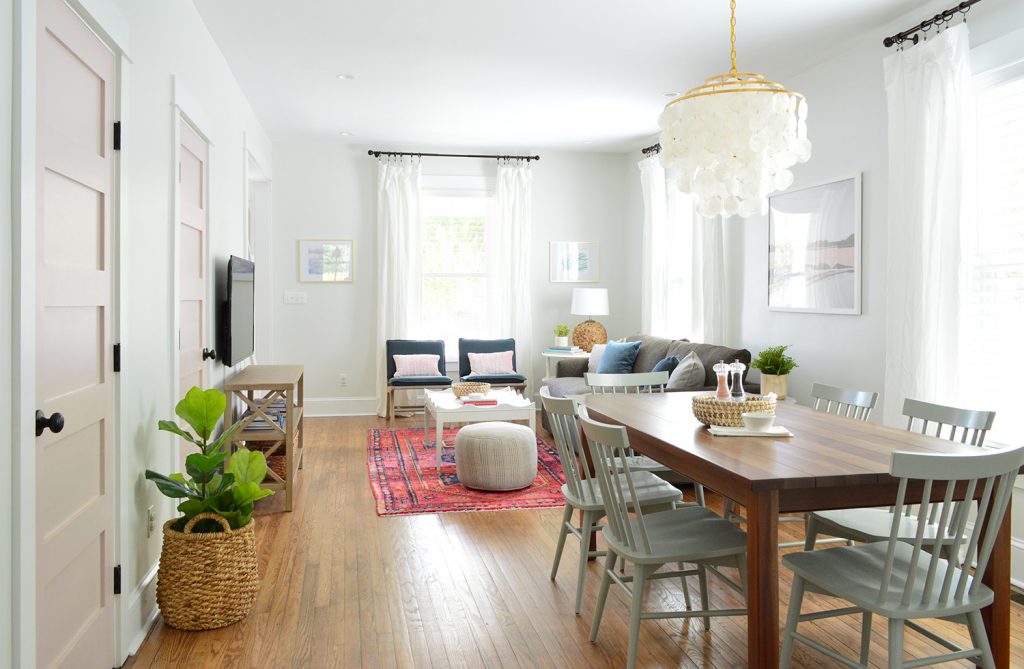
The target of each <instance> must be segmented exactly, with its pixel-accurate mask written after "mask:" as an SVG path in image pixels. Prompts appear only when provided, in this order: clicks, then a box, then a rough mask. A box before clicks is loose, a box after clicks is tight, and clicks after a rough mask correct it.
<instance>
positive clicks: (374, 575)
mask: <svg viewBox="0 0 1024 669" xmlns="http://www.w3.org/2000/svg"><path fill="white" fill-rule="evenodd" d="M421 420H422V419H421V418H418V417H416V418H412V419H403V420H400V421H398V423H397V425H398V426H399V427H402V426H407V427H419V426H420V425H421ZM383 425H384V421H380V420H378V419H376V418H373V417H346V418H310V419H307V420H306V430H307V432H306V436H307V452H306V454H305V458H306V462H305V467H304V469H303V470H301V472H300V473H299V481H298V485H297V486H296V496H295V500H294V502H295V507H294V510H293V511H292V512H291V513H284V512H283V508H284V504H283V502H284V499H283V497H284V496H283V495H279V496H277V497H278V498H269V499H268V500H266V501H265V502H261V503H260V506H259V508H258V510H257V528H256V532H257V541H258V551H259V564H260V573H261V575H262V579H263V582H262V586H261V589H260V593H259V597H258V598H257V601H256V603H255V605H254V606H253V610H252V613H251V614H250V615H249V617H248V618H247V619H246V620H243V621H241V622H240V623H237V624H235V625H232V626H229V627H225V628H222V629H219V630H210V631H208V632H198V633H196V632H181V631H178V630H174V629H172V628H169V627H167V626H165V625H164V624H163V623H162V622H158V623H157V624H156V626H155V627H154V628H153V630H152V631H151V632H150V634H149V637H148V638H147V639H146V641H145V643H144V644H143V645H142V647H141V648H140V649H139V652H138V653H137V654H136V655H135V656H134V657H132V658H130V659H129V661H128V663H127V665H126V667H129V668H130V669H165V668H171V667H180V668H182V669H185V668H187V669H239V668H244V667H252V668H253V669H264V668H266V669H279V668H281V667H289V668H291V667H311V668H314V669H327V668H334V667H388V668H390V667H413V668H416V669H420V668H422V667H426V668H435V669H444V668H447V667H470V668H475V667H502V668H508V669H518V668H524V669H525V668H528V667H537V668H541V667H543V668H556V667H557V668H559V669H560V668H562V667H581V668H582V667H588V668H589V667H609V668H615V667H621V666H622V665H623V664H624V662H625V657H626V629H627V622H628V603H627V601H626V598H625V597H624V596H623V593H621V592H620V591H618V589H617V588H616V587H615V586H613V588H612V591H611V592H610V593H609V595H608V604H607V606H606V608H605V615H604V620H603V622H602V625H601V630H600V634H599V636H598V639H597V642H596V643H590V641H589V640H588V634H589V631H590V622H591V618H592V616H593V612H594V605H595V600H596V595H597V588H598V585H599V583H600V578H601V564H600V562H598V561H592V562H590V563H589V564H588V573H587V579H586V587H585V590H584V596H583V609H582V612H581V615H579V616H576V615H574V614H573V607H574V605H575V588H576V565H577V564H578V562H577V561H578V559H579V542H578V541H575V540H574V539H573V538H571V537H570V538H569V539H568V540H567V541H566V546H565V552H564V554H563V556H562V564H561V567H560V569H559V572H558V577H557V579H556V580H555V581H553V582H552V581H551V580H549V578H548V573H549V571H550V569H551V560H552V558H553V556H554V546H555V539H556V536H557V531H558V525H559V523H560V522H561V517H562V509H561V508H556V509H538V510H516V511H500V512H498V511H494V512H477V513H454V514H439V515H423V516H392V517H383V518H382V517H378V516H377V515H376V505H375V502H374V499H373V495H372V493H371V492H370V485H369V481H368V477H367V469H366V441H367V430H369V429H370V428H375V427H383ZM687 494H688V495H689V496H690V497H691V498H692V494H690V493H689V491H688V492H687ZM708 502H709V506H711V507H712V508H714V509H716V510H717V511H719V512H721V506H722V502H721V498H720V497H719V496H718V495H716V494H714V493H712V492H710V491H709V493H708ZM802 536H803V529H802V526H801V525H800V524H799V523H783V524H782V525H781V526H780V530H779V540H780V541H793V540H797V539H801V538H802ZM603 545H604V543H603V541H599V546H603ZM788 550H795V549H788ZM724 571H725V572H726V574H727V575H729V576H732V577H735V570H731V571H730V570H724ZM779 577H780V578H779V588H778V596H779V598H780V600H781V601H782V610H781V615H782V616H783V619H784V616H785V613H786V604H787V603H788V600H789V589H790V584H791V575H790V573H789V572H788V571H787V570H786V569H785V568H780V570H779ZM689 583H690V591H691V593H692V594H693V595H694V597H695V601H699V600H698V599H697V598H696V593H697V580H696V578H692V577H691V579H690V581H689ZM709 585H710V591H711V592H710V596H711V602H712V605H713V606H715V607H721V608H733V607H736V606H739V605H741V600H740V598H739V596H738V595H737V594H736V593H735V592H733V591H732V590H731V589H729V588H728V587H726V586H725V585H724V584H722V583H720V582H718V580H717V579H715V578H710V579H709ZM646 601H647V607H648V608H650V609H655V610H657V609H662V610H672V609H676V608H679V607H681V606H682V605H683V595H682V587H681V585H680V583H679V580H678V579H675V578H672V579H665V580H661V581H657V582H656V583H655V584H654V585H653V586H652V587H651V588H650V590H649V591H648V594H647V600H646ZM834 605H835V602H834V601H831V600H828V599H826V598H824V597H820V596H818V595H814V594H808V595H807V597H806V598H805V600H804V611H805V612H807V611H815V610H824V609H825V608H828V607H830V606H834ZM1010 624H1011V665H1012V666H1024V607H1022V606H1020V605H1019V604H1013V605H1012V606H1011V610H1010ZM928 626H929V628H930V629H933V630H936V631H937V632H938V633H940V634H942V635H943V636H945V637H947V638H949V639H950V640H952V641H953V642H954V643H960V644H965V643H967V642H968V635H967V631H966V628H965V627H963V626H959V625H954V624H951V623H941V622H931V621H930V622H929V623H928ZM801 631H802V632H804V633H805V634H807V635H808V636H810V637H812V638H814V639H816V640H818V641H820V642H821V643H824V644H826V645H828V646H830V647H832V648H836V649H838V650H839V651H841V652H843V653H846V654H848V655H850V656H855V654H856V652H857V649H858V648H859V633H860V619H859V617H857V616H847V617H844V618H836V619H831V620H825V621H816V622H813V623H806V624H804V625H802V626H801ZM887 635H888V632H887V626H886V623H885V621H884V620H881V619H877V618H876V620H875V622H874V625H873V628H872V637H873V640H872V647H871V658H870V664H871V666H872V667H884V666H885V659H884V653H885V649H886V640H887ZM746 639H747V633H746V618H745V617H739V618H716V619H714V620H713V622H712V629H711V631H710V632H708V633H705V632H704V630H703V626H702V624H701V622H700V620H699V619H694V620H692V621H681V620H678V619H676V620H648V621H644V622H643V623H642V625H641V631H640V648H639V663H638V666H641V667H684V668H685V669H707V668H712V667H714V668H716V669H717V668H720V667H729V668H731V667H736V666H745V664H746V653H747V649H746V643H747V641H746ZM906 651H907V657H908V658H912V657H923V656H925V655H929V654H933V653H935V652H937V651H938V648H937V646H935V644H933V643H932V642H930V641H928V640H926V639H924V638H923V637H921V636H920V635H916V634H915V633H913V632H910V633H908V634H907V637H906ZM794 666H797V667H812V668H819V667H820V668H825V667H832V666H834V663H832V662H830V661H828V660H827V658H824V657H823V656H821V655H820V654H818V653H816V652H815V651H813V650H810V649H809V648H807V647H806V646H803V645H801V644H798V645H797V647H796V649H795V651H794ZM943 666H957V667H969V666H971V665H970V664H969V663H967V662H960V663H951V664H948V665H943Z"/></svg>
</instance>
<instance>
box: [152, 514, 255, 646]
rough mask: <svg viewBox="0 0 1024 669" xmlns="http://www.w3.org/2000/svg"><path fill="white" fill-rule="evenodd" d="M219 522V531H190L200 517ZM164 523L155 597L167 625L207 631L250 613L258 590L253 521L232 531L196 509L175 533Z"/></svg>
mask: <svg viewBox="0 0 1024 669" xmlns="http://www.w3.org/2000/svg"><path fill="white" fill-rule="evenodd" d="M206 519H209V520H213V521H216V522H218V523H220V524H221V527H222V528H223V529H224V531H223V532H195V533H194V532H192V529H193V528H194V527H195V524H196V523H197V522H199V521H201V520H206ZM176 522H177V519H175V520H169V521H167V523H165V524H164V543H163V548H162V550H161V551H160V569H159V571H158V572H157V582H156V602H157V605H158V606H159V607H160V614H161V615H162V616H163V618H164V622H166V623H167V624H168V625H170V626H171V627H175V628H177V629H181V630H209V629H215V628H217V627H224V626H225V625H230V624H232V623H236V622H238V621H239V620H241V619H242V618H244V617H246V616H247V615H249V609H251V608H252V604H253V602H254V601H255V600H256V593H257V592H258V590H259V586H260V578H259V568H258V565H257V562H256V533H255V531H254V527H255V525H256V521H255V520H253V521H251V522H250V523H249V524H248V525H246V526H245V527H243V528H241V529H238V530H232V529H231V527H230V525H228V521H227V520H225V519H224V518H222V517H221V516H219V515H217V514H215V513H200V514H198V515H197V516H195V517H194V518H192V519H191V520H189V521H188V523H187V524H186V525H185V527H184V528H183V531H181V532H179V531H177V530H175V529H172V528H171V526H172V525H173V524H174V523H176Z"/></svg>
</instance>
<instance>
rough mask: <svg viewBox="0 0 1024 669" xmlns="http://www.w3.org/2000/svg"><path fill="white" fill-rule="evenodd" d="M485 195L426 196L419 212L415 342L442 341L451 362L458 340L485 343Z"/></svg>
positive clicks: (487, 210) (487, 267)
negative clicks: (419, 268) (417, 338)
mask: <svg viewBox="0 0 1024 669" xmlns="http://www.w3.org/2000/svg"><path fill="white" fill-rule="evenodd" d="M492 203H493V198H492V197H490V196H489V195H482V194H478V195H460V196H453V195H431V194H430V193H429V192H424V193H423V194H422V197H421V201H420V206H421V211H422V228H421V238H420V244H421V247H422V250H423V256H422V283H421V286H420V318H419V320H420V322H419V331H420V336H421V337H423V338H425V339H443V340H444V345H445V354H446V356H447V357H448V359H449V360H456V359H457V357H458V350H459V337H491V336H494V333H492V332H491V327H490V324H491V323H493V319H491V318H490V314H489V312H488V305H489V304H490V302H491V300H490V298H489V292H490V290H491V279H492V274H491V271H490V270H491V267H492V266H493V264H492V263H491V262H490V261H489V259H488V251H489V249H490V246H491V245H490V244H489V243H488V226H487V220H488V218H489V216H490V213H491V206H492Z"/></svg>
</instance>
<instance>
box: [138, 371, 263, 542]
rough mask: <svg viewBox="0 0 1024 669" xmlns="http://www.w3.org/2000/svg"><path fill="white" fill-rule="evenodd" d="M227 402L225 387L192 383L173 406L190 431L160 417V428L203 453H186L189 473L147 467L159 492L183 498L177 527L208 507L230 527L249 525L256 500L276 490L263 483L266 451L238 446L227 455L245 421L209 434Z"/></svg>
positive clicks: (206, 528) (207, 527)
mask: <svg viewBox="0 0 1024 669" xmlns="http://www.w3.org/2000/svg"><path fill="white" fill-rule="evenodd" d="M226 406H227V397H226V396H225V395H224V393H222V392H221V391H219V390H216V389H212V388H211V389H209V390H202V389H200V388H198V387H192V388H191V389H189V391H188V393H186V394H185V397H183V398H182V400H181V401H180V402H178V404H177V406H175V408H174V413H175V414H177V416H178V417H179V418H181V419H182V420H183V421H185V422H186V423H187V424H188V425H189V427H191V428H192V431H191V432H189V431H188V430H185V429H183V428H182V427H181V426H179V425H178V423H176V422H175V421H173V420H162V421H159V422H158V423H157V426H158V428H159V429H160V430H162V431H164V432H171V433H173V434H176V435H178V436H179V437H181V438H182V439H184V440H185V441H188V442H189V443H191V444H194V445H195V446H196V447H198V448H199V453H191V454H190V455H189V456H188V457H186V458H185V474H181V473H175V474H171V475H169V476H168V475H164V474H160V473H158V472H154V471H152V470H148V469H147V470H146V478H147V479H149V480H150V481H152V482H153V483H154V484H155V485H156V487H157V489H158V490H159V491H160V492H161V493H163V494H164V495H166V496H167V497H170V498H172V499H180V500H183V501H182V502H181V503H180V504H178V511H180V512H181V513H182V514H183V515H182V517H181V518H179V519H178V520H177V521H176V522H175V523H174V525H172V527H173V528H174V529H176V530H179V531H180V530H181V529H182V528H184V526H185V523H187V522H188V521H189V520H190V519H191V518H192V517H193V516H196V515H199V514H200V513H207V512H212V513H216V514H218V515H220V516H223V517H224V519H225V520H227V521H228V524H230V525H231V528H232V529H239V528H241V527H245V526H246V525H248V524H249V523H250V522H251V521H252V511H253V504H254V503H255V502H256V501H257V500H260V499H263V498H264V497H268V496H270V495H273V494H274V491H272V490H264V489H263V488H261V487H260V483H262V482H263V479H264V477H266V475H267V459H266V457H264V455H263V453H260V452H259V451H250V450H247V449H245V448H240V449H238V450H237V451H235V453H234V455H231V456H230V457H229V456H228V453H227V451H226V450H225V449H224V445H225V443H227V441H228V439H230V438H231V435H233V434H234V433H235V432H236V431H237V430H238V429H239V427H240V426H241V421H239V422H236V423H235V424H234V425H231V426H229V427H226V428H225V429H224V431H222V432H221V433H220V436H218V437H217V438H216V439H211V437H212V436H213V433H214V431H215V430H216V429H217V423H218V422H219V420H220V417H221V416H223V415H224V408H225V407H226ZM186 474H187V476H186ZM195 531H196V532H218V531H221V527H220V525H219V524H218V523H214V522H212V521H203V522H200V523H197V524H196V528H195Z"/></svg>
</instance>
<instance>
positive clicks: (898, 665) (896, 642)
mask: <svg viewBox="0 0 1024 669" xmlns="http://www.w3.org/2000/svg"><path fill="white" fill-rule="evenodd" d="M889 669H903V621H902V620H899V619H898V618H889Z"/></svg>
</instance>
